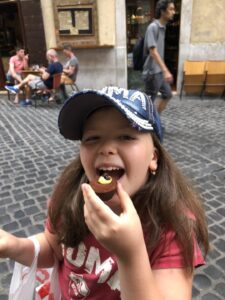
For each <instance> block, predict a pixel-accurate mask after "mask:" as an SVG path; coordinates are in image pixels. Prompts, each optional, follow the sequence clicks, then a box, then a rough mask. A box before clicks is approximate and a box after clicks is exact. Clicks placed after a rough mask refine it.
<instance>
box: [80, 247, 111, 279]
mask: <svg viewBox="0 0 225 300" xmlns="http://www.w3.org/2000/svg"><path fill="white" fill-rule="evenodd" d="M114 263H115V262H114V260H113V259H112V257H109V258H107V259H106V260H105V261H104V262H103V263H102V264H101V260H100V254H99V249H97V248H95V247H91V248H90V251H89V253H88V257H87V261H86V263H85V271H87V273H89V274H91V273H93V270H94V267H95V271H94V272H95V274H96V275H99V274H100V276H99V279H98V283H103V282H105V281H106V280H107V278H108V277H109V275H110V273H111V271H112V265H113V264H114Z"/></svg>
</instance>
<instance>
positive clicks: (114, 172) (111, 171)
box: [96, 167, 125, 180]
mask: <svg viewBox="0 0 225 300" xmlns="http://www.w3.org/2000/svg"><path fill="white" fill-rule="evenodd" d="M96 173H97V176H98V177H99V176H102V175H104V174H107V175H109V176H111V177H112V178H113V179H115V180H119V179H120V178H121V177H122V176H123V175H124V173H125V170H124V169H123V168H118V167H107V168H106V167H102V168H98V169H97V170H96Z"/></svg>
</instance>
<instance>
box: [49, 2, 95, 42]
mask: <svg viewBox="0 0 225 300" xmlns="http://www.w3.org/2000/svg"><path fill="white" fill-rule="evenodd" d="M54 15H55V16H54V18H55V24H56V39H57V45H58V46H62V44H64V43H70V44H72V46H74V47H79V46H80V47H88V46H90V47H91V46H97V45H98V30H97V24H98V22H97V4H96V0H81V1H74V0H64V1H62V0H60V1H54Z"/></svg>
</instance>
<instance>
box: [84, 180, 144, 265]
mask: <svg viewBox="0 0 225 300" xmlns="http://www.w3.org/2000/svg"><path fill="white" fill-rule="evenodd" d="M82 191H83V196H84V201H85V205H84V217H85V221H86V224H87V226H88V228H89V229H90V231H91V232H92V233H93V235H94V236H95V238H96V239H97V240H98V241H99V242H100V243H101V244H102V245H103V246H104V247H105V248H106V249H108V250H109V251H110V252H112V253H113V254H115V255H116V256H117V258H119V259H120V260H126V261H127V260H129V259H131V258H132V257H134V256H135V254H136V251H137V249H138V247H140V245H141V244H142V245H143V244H144V238H143V232H142V227H141V222H140V219H139V216H138V214H137V212H136V210H135V208H134V205H133V203H132V201H131V199H130V197H129V196H128V194H127V193H126V192H125V191H124V189H123V188H122V186H121V184H120V183H118V184H117V194H118V197H119V199H120V201H121V208H122V213H121V214H120V215H119V216H118V215H116V214H115V213H114V212H113V211H112V210H111V209H110V207H108V206H107V205H106V204H105V203H104V202H103V201H102V200H101V199H100V198H99V197H98V196H97V195H96V194H95V192H94V191H93V189H92V188H91V186H90V185H88V184H83V185H82Z"/></svg>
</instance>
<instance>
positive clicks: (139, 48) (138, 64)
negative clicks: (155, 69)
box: [133, 37, 145, 71]
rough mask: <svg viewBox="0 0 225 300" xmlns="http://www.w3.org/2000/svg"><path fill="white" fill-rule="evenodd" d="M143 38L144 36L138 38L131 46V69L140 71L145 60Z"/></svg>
mask: <svg viewBox="0 0 225 300" xmlns="http://www.w3.org/2000/svg"><path fill="white" fill-rule="evenodd" d="M144 40H145V38H144V37H141V38H139V39H138V40H137V42H136V44H135V45H134V48H133V69H134V70H136V71H142V69H143V65H144V62H145V59H144V55H143V51H144Z"/></svg>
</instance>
